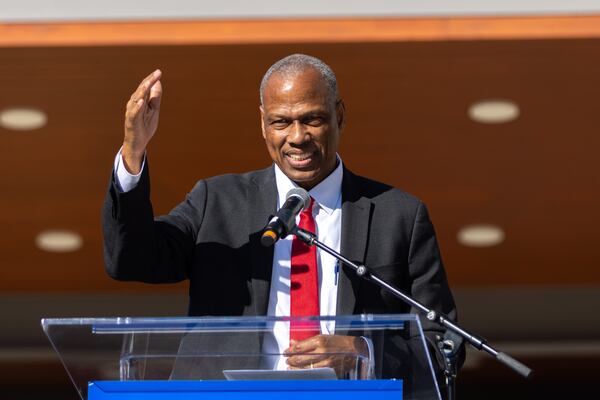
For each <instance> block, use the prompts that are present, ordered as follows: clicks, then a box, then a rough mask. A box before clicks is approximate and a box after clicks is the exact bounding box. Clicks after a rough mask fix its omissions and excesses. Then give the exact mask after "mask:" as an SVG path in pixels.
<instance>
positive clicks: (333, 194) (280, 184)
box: [275, 155, 344, 214]
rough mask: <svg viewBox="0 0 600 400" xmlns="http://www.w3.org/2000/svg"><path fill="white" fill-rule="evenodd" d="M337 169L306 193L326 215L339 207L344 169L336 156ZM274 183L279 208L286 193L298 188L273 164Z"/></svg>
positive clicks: (283, 201) (340, 160)
mask: <svg viewBox="0 0 600 400" xmlns="http://www.w3.org/2000/svg"><path fill="white" fill-rule="evenodd" d="M337 160H338V164H337V167H336V168H335V169H334V170H333V172H332V173H330V174H329V175H328V176H327V177H326V178H325V179H323V180H322V181H321V182H319V184H318V185H317V186H315V187H313V188H312V189H311V190H309V191H308V194H310V196H311V197H312V198H313V199H314V200H315V202H316V203H317V204H318V205H319V206H320V207H321V208H322V209H323V210H324V211H325V212H326V213H327V214H331V213H332V212H333V210H335V209H336V208H338V207H340V198H341V195H342V177H343V175H344V167H343V163H342V159H341V158H340V156H339V155H337ZM275 182H276V184H277V194H278V201H279V202H278V204H277V207H281V205H282V204H283V203H285V200H286V195H287V193H288V192H289V191H290V190H292V189H293V188H296V187H298V185H296V183H295V182H294V181H292V180H291V179H290V178H288V177H287V176H286V175H285V174H284V173H283V171H282V170H281V169H280V168H279V167H278V166H277V164H275Z"/></svg>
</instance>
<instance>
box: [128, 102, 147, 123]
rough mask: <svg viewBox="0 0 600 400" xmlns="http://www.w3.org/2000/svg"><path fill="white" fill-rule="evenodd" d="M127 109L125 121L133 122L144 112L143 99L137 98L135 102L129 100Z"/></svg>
mask: <svg viewBox="0 0 600 400" xmlns="http://www.w3.org/2000/svg"><path fill="white" fill-rule="evenodd" d="M127 104H128V106H127V111H126V112H125V123H126V124H133V123H134V122H136V121H137V120H138V119H139V118H141V116H142V115H143V114H144V110H143V109H144V107H145V106H144V100H143V99H139V100H138V101H136V102H133V101H130V102H129V103H127Z"/></svg>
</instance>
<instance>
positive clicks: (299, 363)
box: [286, 354, 330, 368]
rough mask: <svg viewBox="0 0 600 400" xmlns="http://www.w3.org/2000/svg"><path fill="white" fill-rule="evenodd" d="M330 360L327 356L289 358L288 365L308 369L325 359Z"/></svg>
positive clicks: (310, 355) (313, 355)
mask: <svg viewBox="0 0 600 400" xmlns="http://www.w3.org/2000/svg"><path fill="white" fill-rule="evenodd" d="M328 358H330V357H329V356H328V355H327V354H307V355H297V356H291V357H288V359H287V360H286V363H287V365H291V366H293V367H298V368H306V367H308V366H310V365H311V364H317V363H319V362H322V361H323V360H325V359H328Z"/></svg>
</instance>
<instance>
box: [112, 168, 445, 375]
mask: <svg viewBox="0 0 600 400" xmlns="http://www.w3.org/2000/svg"><path fill="white" fill-rule="evenodd" d="M276 202H277V188H276V183H275V174H274V170H273V167H269V168H267V169H264V170H260V171H253V172H249V173H246V174H242V175H222V176H217V177H213V178H209V179H205V180H201V181H199V182H198V183H197V184H196V186H195V187H194V188H193V190H192V191H191V192H190V193H189V194H188V195H187V197H186V199H185V200H184V201H183V202H182V203H180V204H179V205H178V206H176V207H175V208H174V209H173V210H172V211H171V212H170V213H169V214H168V215H165V216H161V217H158V218H156V220H155V219H154V216H153V212H152V205H151V203H150V182H149V173H148V166H146V168H145V169H144V172H143V174H142V177H141V180H140V182H139V184H138V185H137V186H136V187H135V188H134V189H133V190H132V191H130V192H127V193H121V192H120V191H119V190H118V189H117V187H116V186H115V184H114V181H111V184H110V188H109V191H108V195H107V197H106V201H105V204H104V210H103V229H104V256H105V263H106V270H107V272H108V274H109V275H110V276H111V277H113V278H115V279H119V280H136V281H143V282H150V283H164V282H178V281H181V280H184V279H189V280H190V289H189V294H190V304H189V314H190V315H265V314H266V312H267V306H268V301H269V285H270V279H271V270H272V264H273V247H270V248H265V247H263V246H262V245H261V244H260V234H261V230H262V229H263V228H264V226H265V224H266V222H267V221H268V219H269V216H271V215H273V214H274V213H275V212H276ZM341 253H342V254H343V255H345V256H346V257H348V258H349V259H351V260H353V261H356V262H359V263H364V264H365V265H367V266H368V267H369V268H371V269H372V271H373V272H374V273H376V274H377V275H378V276H380V277H381V278H383V279H385V280H386V281H387V282H389V283H390V284H392V285H394V286H395V287H397V288H399V289H400V290H402V291H404V292H405V293H407V294H409V295H411V296H413V297H414V298H415V299H417V300H418V301H420V302H422V303H423V304H425V305H426V306H427V307H430V308H432V309H434V310H437V311H439V312H442V313H444V314H446V315H448V316H449V317H450V318H451V319H456V310H455V306H454V301H453V299H452V295H451V293H450V290H449V288H448V284H447V280H446V275H445V272H444V268H443V265H442V261H441V258H440V254H439V250H438V245H437V241H436V238H435V233H434V230H433V226H432V224H431V222H430V220H429V216H428V213H427V209H426V207H425V205H424V204H423V203H422V202H421V201H420V200H418V199H417V198H415V197H413V196H411V195H409V194H407V193H405V192H403V191H401V190H399V189H395V188H392V187H390V186H388V185H385V184H382V183H379V182H375V181H373V180H370V179H366V178H363V177H360V176H357V175H355V174H353V173H352V172H350V171H348V170H347V169H345V170H344V177H343V182H342V235H341ZM346 268H347V267H344V268H343V270H342V273H341V274H340V278H339V284H338V288H339V289H338V304H337V314H338V315H344V314H362V313H417V310H413V309H410V307H408V306H407V305H406V304H404V303H403V302H401V301H400V300H398V299H397V298H395V297H393V296H392V295H389V294H387V293H385V292H384V291H382V290H380V289H379V288H378V287H376V286H375V285H373V284H372V283H370V282H366V281H361V280H359V279H358V278H357V277H356V276H355V275H354V274H353V272H352V271H350V270H348V269H346ZM423 328H424V330H425V331H426V332H428V334H429V335H432V334H435V333H436V332H439V328H438V327H437V326H434V325H431V324H429V323H427V321H425V322H424V326H423ZM406 351H408V350H406ZM392 358H393V357H392ZM395 362H396V361H394V360H393V359H390V360H388V361H387V363H388V364H389V363H392V364H394V363H395ZM392 369H393V368H392Z"/></svg>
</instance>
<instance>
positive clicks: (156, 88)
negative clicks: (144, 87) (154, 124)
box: [148, 81, 162, 110]
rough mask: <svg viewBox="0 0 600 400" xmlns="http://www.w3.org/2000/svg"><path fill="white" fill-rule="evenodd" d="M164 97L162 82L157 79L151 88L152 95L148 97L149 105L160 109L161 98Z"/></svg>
mask: <svg viewBox="0 0 600 400" xmlns="http://www.w3.org/2000/svg"><path fill="white" fill-rule="evenodd" d="M161 98H162V84H161V83H160V81H156V82H155V83H154V85H152V87H151V88H150V97H149V98H148V106H149V107H150V108H152V109H156V110H158V109H159V108H160V100H161Z"/></svg>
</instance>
